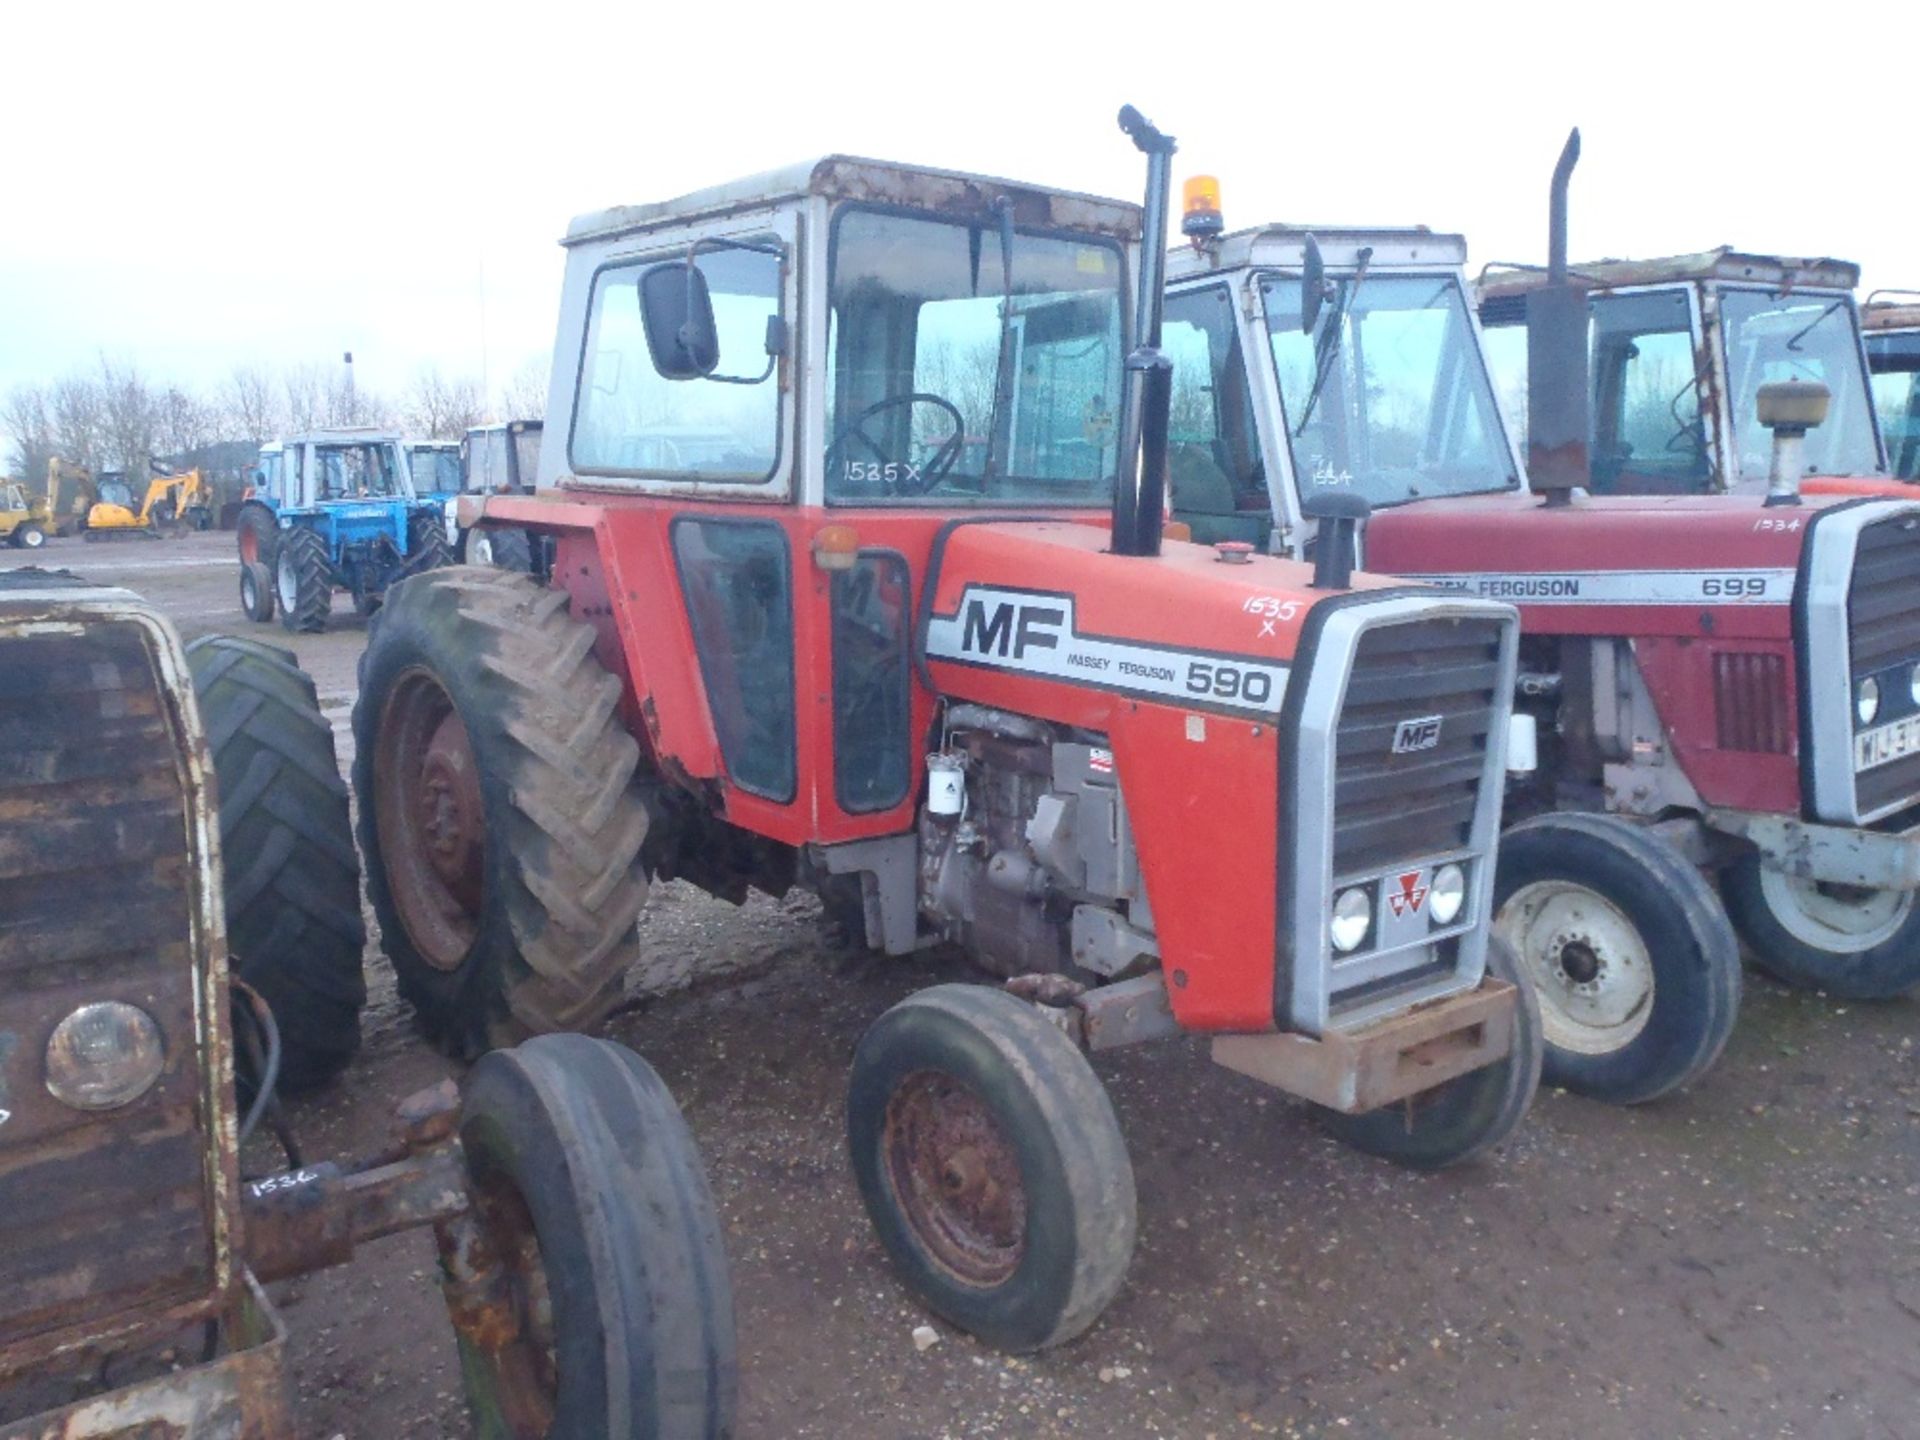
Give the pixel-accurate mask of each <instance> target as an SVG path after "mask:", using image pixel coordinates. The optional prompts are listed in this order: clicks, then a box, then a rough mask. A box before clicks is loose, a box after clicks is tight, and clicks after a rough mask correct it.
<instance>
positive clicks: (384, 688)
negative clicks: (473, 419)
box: [353, 566, 647, 1057]
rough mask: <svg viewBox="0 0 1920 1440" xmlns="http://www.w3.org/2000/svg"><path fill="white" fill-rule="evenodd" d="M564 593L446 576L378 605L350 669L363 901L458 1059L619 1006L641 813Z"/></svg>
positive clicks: (421, 1016)
mask: <svg viewBox="0 0 1920 1440" xmlns="http://www.w3.org/2000/svg"><path fill="white" fill-rule="evenodd" d="M593 643H594V632H593V630H592V629H591V628H590V627H588V626H586V625H584V624H582V623H580V622H578V621H576V620H574V619H572V618H571V617H570V616H569V615H568V614H567V596H566V594H565V592H564V591H559V590H548V589H544V588H542V587H541V586H539V585H537V584H535V583H534V581H532V580H531V579H529V578H528V577H526V576H524V575H510V574H508V573H506V572H505V571H501V570H489V569H483V568H480V567H476V566H457V567H453V568H450V569H444V570H435V571H431V572H429V573H427V574H424V575H416V576H412V577H410V578H409V579H408V580H407V581H406V582H405V583H404V584H401V585H396V586H394V587H393V589H392V590H390V591H389V592H388V594H387V602H386V604H385V605H384V606H383V607H382V608H381V610H380V612H379V614H377V615H376V616H375V617H374V619H373V624H372V629H371V631H370V633H369V636H368V641H367V649H366V653H365V654H364V655H363V656H362V657H361V662H360V695H359V698H358V700H357V701H356V702H355V704H354V711H353V730H354V739H355V745H356V752H357V753H356V755H355V759H354V771H353V783H354V790H355V793H356V794H357V796H358V798H359V827H360V849H361V853H362V854H363V855H364V856H365V857H366V864H367V894H368V898H369V899H370V900H371V901H372V903H373V909H374V913H375V915H376V916H378V917H379V921H380V930H381V934H382V936H383V937H384V940H385V945H386V951H387V954H388V956H389V957H390V958H391V959H392V961H393V967H394V973H395V975H396V977H397V979H398V982H399V986H400V993H401V994H402V995H403V996H404V997H405V998H406V999H407V1000H409V1001H410V1002H412V1004H413V1007H414V1010H415V1013H416V1015H417V1017H418V1020H419V1023H420V1026H421V1028H422V1029H423V1030H424V1031H425V1032H426V1033H427V1035H428V1036H429V1037H431V1038H432V1039H433V1040H434V1041H435V1042H436V1043H438V1044H439V1045H441V1046H442V1047H443V1048H445V1049H446V1050H447V1051H449V1052H450V1053H452V1054H454V1055H456V1056H463V1057H471V1056H474V1055H478V1054H480V1053H482V1052H483V1051H485V1050H488V1049H490V1048H492V1047H494V1046H496V1045H500V1044H510V1043H512V1042H513V1041H514V1040H516V1039H519V1038H521V1037H523V1036H525V1035H527V1034H530V1033H539V1032H542V1031H549V1030H582V1029H587V1028H590V1027H592V1026H594V1025H596V1024H598V1023H599V1022H600V1020H601V1019H603V1018H604V1017H605V1016H606V1015H607V1013H608V1012H609V1011H610V1010H612V1009H613V1007H614V1006H615V1005H616V1004H617V1003H618V1002H619V1000H620V998H621V980H622V977H623V976H624V974H625V972H626V970H627V967H628V966H629V965H630V964H631V963H632V961H633V959H634V957H635V955H636V954H637V953H638V934H637V922H638V919H639V915H640V910H641V907H642V905H644V904H645V902H646V897H647V876H646V871H645V869H644V867H643V866H642V864H641V860H640V847H641V844H642V842H643V841H644V840H645V838H646V833H647V814H646V810H645V807H644V806H643V804H642V801H641V798H640V795H639V792H638V790H637V788H636V787H635V786H634V785H633V783H632V781H633V777H634V773H635V771H636V769H637V768H638V765H639V761H640V749H639V746H638V745H637V744H636V743H635V741H634V739H633V737H632V736H631V735H630V734H628V733H627V731H626V729H625V727H624V726H623V724H622V722H621V719H620V714H619V703H620V694H621V686H620V681H619V680H618V679H617V678H616V677H615V676H613V675H611V674H609V673H608V672H607V670H606V669H605V668H603V667H602V666H601V665H600V663H599V661H597V660H596V659H595V658H594V656H593Z"/></svg>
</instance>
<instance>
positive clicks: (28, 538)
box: [20, 525, 47, 550]
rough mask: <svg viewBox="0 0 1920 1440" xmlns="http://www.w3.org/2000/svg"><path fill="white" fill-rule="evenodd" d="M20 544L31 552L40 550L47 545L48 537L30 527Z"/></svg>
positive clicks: (21, 538)
mask: <svg viewBox="0 0 1920 1440" xmlns="http://www.w3.org/2000/svg"><path fill="white" fill-rule="evenodd" d="M20 543H21V544H23V545H25V546H26V547H27V549H29V550H38V549H39V548H40V547H41V546H42V545H44V544H46V543H47V537H46V536H44V535H42V534H41V533H40V532H39V531H38V530H36V529H34V528H33V527H32V526H31V525H29V526H28V527H27V533H26V534H24V535H22V536H21V537H20Z"/></svg>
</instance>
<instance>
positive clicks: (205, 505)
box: [86, 463, 214, 540]
mask: <svg viewBox="0 0 1920 1440" xmlns="http://www.w3.org/2000/svg"><path fill="white" fill-rule="evenodd" d="M95 485H96V489H97V491H98V496H99V498H98V499H96V500H95V501H94V503H93V508H91V509H90V510H88V511H87V531H86V538H87V539H89V540H112V539H118V538H119V537H121V536H134V537H153V536H159V535H163V534H169V533H171V534H176V535H178V534H183V533H185V532H186V531H188V530H205V529H208V528H209V527H211V525H212V524H213V501H214V495H213V486H212V485H211V484H209V483H208V482H207V481H206V480H205V479H203V478H202V477H201V474H200V472H199V471H198V470H189V471H187V472H186V473H185V474H184V475H176V474H174V473H173V472H172V471H171V470H168V469H165V468H164V467H162V466H160V465H159V464H157V463H155V464H154V465H153V474H152V476H151V477H150V478H149V479H148V481H147V493H146V496H145V498H144V499H142V500H141V502H140V508H139V509H138V510H136V509H134V505H133V487H132V485H131V484H129V483H128V481H127V479H126V477H125V476H122V475H118V474H114V473H111V472H108V473H105V474H102V475H101V476H100V477H99V478H98V480H97V481H96V482H95Z"/></svg>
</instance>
